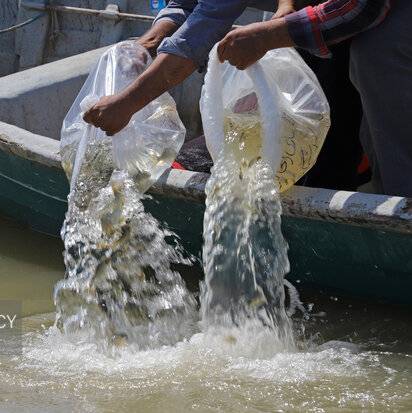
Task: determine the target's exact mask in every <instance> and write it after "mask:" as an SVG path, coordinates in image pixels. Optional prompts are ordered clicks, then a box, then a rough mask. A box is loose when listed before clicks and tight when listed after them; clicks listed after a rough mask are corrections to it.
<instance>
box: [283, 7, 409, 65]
mask: <svg viewBox="0 0 412 413" xmlns="http://www.w3.org/2000/svg"><path fill="white" fill-rule="evenodd" d="M411 1H412V0H411ZM390 3H391V1H390V0H329V1H327V2H325V3H321V4H319V5H318V6H314V7H310V6H309V7H305V8H304V9H302V10H299V11H298V12H295V13H291V14H289V15H287V16H286V17H285V19H286V22H287V25H288V30H289V34H290V37H291V38H292V40H293V41H294V43H295V44H296V46H297V47H300V48H302V49H306V50H308V51H309V52H311V53H312V54H314V55H317V56H320V57H330V56H331V53H330V51H329V49H328V45H332V44H335V43H338V42H340V41H342V40H345V39H347V38H349V37H352V36H354V35H355V34H357V33H360V32H362V31H364V30H367V29H369V28H371V27H374V26H376V25H377V24H379V23H380V22H381V21H382V20H383V19H384V18H385V17H386V14H387V13H388V11H389V8H390Z"/></svg>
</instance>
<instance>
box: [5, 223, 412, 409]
mask: <svg viewBox="0 0 412 413" xmlns="http://www.w3.org/2000/svg"><path fill="white" fill-rule="evenodd" d="M1 228H2V231H1V232H0V263H1V266H0V271H1V277H0V292H1V298H8V299H10V298H14V299H18V298H20V299H23V300H25V301H26V300H28V299H29V300H30V301H32V302H33V301H36V302H41V303H42V306H41V307H37V308H33V307H32V308H31V309H32V310H33V311H30V312H29V313H30V314H31V315H27V316H26V317H25V318H24V319H23V328H24V330H23V335H21V334H19V333H16V334H17V338H18V339H22V340H23V342H24V351H23V354H22V355H15V356H5V355H3V354H1V355H0V363H1V364H0V372H1V374H0V411H4V412H21V411H24V412H40V411H41V412H57V411H58V412H73V411H75V412H76V411H77V412H112V411H116V412H130V411H141V412H148V413H150V412H153V413H158V412H159V413H160V412H165V411H167V412H176V413H177V412H189V411H195V412H217V411H219V412H246V411H247V412H250V411H252V412H277V411H288V412H289V411H290V412H293V411H296V412H298V411H308V412H310V411H312V412H322V411H326V412H331V411H337V410H338V409H339V411H342V412H358V411H363V412H396V411H398V412H408V411H412V331H411V329H410V316H411V315H410V310H409V309H402V308H396V307H391V306H389V305H377V304H372V303H365V302H363V301H358V300H354V299H349V298H343V297H339V296H335V295H333V294H331V293H330V292H328V293H327V292H321V291H319V289H316V290H314V289H313V290H309V289H308V288H300V292H301V299H302V300H303V301H304V302H305V303H313V309H312V311H311V314H312V317H311V319H310V320H309V321H307V322H305V335H306V337H307V338H308V339H309V338H311V337H312V339H311V340H307V343H313V344H312V345H311V347H310V348H309V349H301V350H299V351H293V352H277V351H273V352H272V354H270V351H268V349H266V348H261V347H259V343H262V342H263V343H264V342H265V341H264V340H262V338H259V337H250V336H245V337H241V338H240V339H239V340H238V341H237V343H233V342H232V341H228V340H227V337H223V336H220V337H219V336H214V337H210V336H209V337H208V336H207V335H204V334H201V333H198V334H195V335H194V336H193V337H192V338H191V339H189V340H187V341H185V342H180V343H178V344H175V345H171V346H163V347H161V348H157V349H151V350H150V349H149V350H145V351H139V350H135V351H133V350H130V349H129V348H120V349H119V351H118V353H117V354H115V355H108V354H104V353H102V352H101V351H98V350H97V349H96V348H95V347H94V346H93V345H92V344H90V343H87V342H84V343H81V344H74V343H72V342H71V341H70V340H69V339H68V338H67V337H65V336H63V335H62V334H61V333H60V332H59V331H58V330H57V329H56V328H53V327H52V325H53V323H54V317H55V315H54V313H46V314H44V313H43V312H44V311H50V310H51V309H52V308H53V301H52V291H53V286H54V283H55V282H56V280H57V279H59V278H61V277H62V275H63V271H64V269H63V261H62V244H61V242H60V241H59V240H57V239H50V238H48V237H45V236H42V235H39V234H36V233H32V232H30V231H28V230H25V229H22V228H20V227H18V226H16V225H15V224H12V223H8V222H7V221H4V220H1ZM192 276H193V277H194V276H195V275H194V274H193V275H192ZM190 284H196V283H194V282H193V283H190ZM298 320H300V318H299V316H298ZM299 322H300V321H299ZM0 334H1V332H0ZM329 340H340V341H345V342H352V343H354V344H356V345H357V346H359V351H358V352H353V351H351V350H350V349H340V348H339V346H336V345H335V346H332V347H330V348H325V349H323V351H319V348H318V347H317V346H318V345H319V344H322V343H325V342H327V341H329Z"/></svg>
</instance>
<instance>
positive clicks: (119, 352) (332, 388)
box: [0, 320, 412, 412]
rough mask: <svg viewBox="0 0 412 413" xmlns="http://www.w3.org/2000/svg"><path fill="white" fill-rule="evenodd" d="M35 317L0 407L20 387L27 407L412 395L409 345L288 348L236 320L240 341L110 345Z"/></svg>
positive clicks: (151, 407)
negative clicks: (404, 350)
mask: <svg viewBox="0 0 412 413" xmlns="http://www.w3.org/2000/svg"><path fill="white" fill-rule="evenodd" d="M40 322H43V323H44V322H45V321H43V320H38V321H36V322H33V323H32V326H31V327H30V328H29V329H28V331H26V333H25V336H24V337H25V339H24V342H25V345H24V353H23V355H22V356H16V357H14V359H12V360H11V361H9V362H8V363H6V364H4V365H3V364H2V375H1V378H0V386H1V387H0V388H1V389H2V397H3V400H2V401H1V405H2V406H3V407H4V406H10V405H8V404H7V402H8V401H10V400H13V398H14V397H15V394H16V393H19V394H21V395H20V401H19V403H22V404H23V405H24V406H25V407H27V406H32V408H33V406H36V403H37V402H36V401H35V400H37V401H38V402H39V403H43V404H40V406H43V407H44V406H46V408H45V409H44V411H48V410H47V406H50V408H51V410H53V409H55V408H56V406H59V411H73V410H74V411H102V410H103V411H113V410H116V411H136V410H139V411H145V412H161V411H171V412H179V411H180V412H182V411H192V410H197V411H202V412H203V411H225V412H235V411H236V412H243V411H255V412H269V411H270V412H272V411H312V412H323V411H331V410H333V409H334V408H335V409H336V408H338V407H339V408H341V409H344V411H350V410H351V409H352V410H353V411H359V410H364V411H388V412H389V411H394V410H399V411H400V410H401V409H402V406H408V405H409V404H408V403H411V402H412V399H411V394H410V390H411V389H410V386H409V385H408V374H409V373H407V370H408V366H411V365H412V364H411V363H412V359H408V358H407V356H406V355H405V354H400V353H399V354H397V353H393V352H390V351H376V350H372V351H370V350H364V351H361V352H359V353H357V354H354V353H352V352H351V351H349V350H347V349H342V348H329V349H325V350H323V351H317V349H316V348H315V347H314V348H313V349H312V350H309V351H303V352H302V351H300V352H299V351H296V352H285V351H279V348H277V347H276V346H272V347H271V344H270V343H271V342H272V338H271V337H270V335H269V334H268V333H267V330H266V332H265V330H262V329H261V330H260V332H261V335H260V336H259V335H257V336H254V337H253V340H252V339H251V335H250V332H251V331H250V329H248V328H236V329H234V330H236V331H233V333H234V334H237V336H236V338H237V339H236V341H232V340H227V332H226V331H220V332H219V331H218V330H215V331H207V332H201V333H197V334H194V335H193V336H192V337H191V338H190V339H188V340H185V341H181V342H178V343H176V344H175V345H166V346H161V347H158V348H152V349H146V350H141V349H139V348H138V346H137V345H136V346H134V345H130V346H127V347H118V348H117V349H116V352H114V353H111V354H109V353H104V352H101V351H99V348H98V347H97V344H96V343H92V342H90V341H87V340H86V341H82V340H79V341H77V342H76V343H73V342H72V341H71V340H70V339H69V337H68V336H67V335H65V334H62V333H61V331H60V330H58V329H57V328H56V327H51V328H49V329H47V330H46V331H43V332H41V333H38V332H35V330H36V329H37V328H38V324H39V323H40ZM264 343H266V345H264ZM2 361H3V360H2V359H1V357H0V362H2ZM7 389H9V392H8V390H7ZM23 389H24V391H23ZM34 393H35V394H36V397H35V399H34V398H33V394H34ZM73 396H75V397H73ZM4 398H5V399H6V400H5V399H4ZM46 401H47V402H46ZM30 403H32V404H30ZM20 406H21V405H20ZM33 410H35V409H33ZM8 411H12V409H8Z"/></svg>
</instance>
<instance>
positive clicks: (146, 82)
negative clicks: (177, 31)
mask: <svg viewBox="0 0 412 413" xmlns="http://www.w3.org/2000/svg"><path fill="white" fill-rule="evenodd" d="M195 70H196V64H195V63H194V62H193V61H192V60H190V59H186V58H184V57H180V56H175V55H172V54H161V55H159V56H158V57H157V58H156V59H155V60H154V62H153V63H152V64H151V65H150V66H149V67H148V68H147V70H146V71H145V72H143V73H142V75H140V76H139V77H138V78H137V80H135V81H134V82H133V83H132V84H131V85H130V86H129V87H128V88H126V89H125V90H124V91H123V92H122V93H120V94H118V95H114V96H106V97H103V98H102V99H100V100H99V101H98V102H97V103H96V104H95V105H94V106H93V107H92V108H91V109H90V110H89V111H88V112H86V113H85V115H84V120H85V121H86V122H88V123H91V124H93V125H94V126H96V127H98V128H100V129H102V130H104V131H105V132H106V134H107V135H108V136H112V135H114V134H116V133H117V132H119V131H120V130H122V129H123V128H124V127H125V126H127V124H128V123H129V121H130V119H131V117H132V116H133V114H134V113H136V112H137V111H139V110H140V109H142V108H144V107H145V106H146V105H147V104H148V103H150V102H151V101H152V100H154V99H156V98H157V97H159V96H160V95H162V94H163V93H164V92H166V91H167V90H169V89H171V88H172V87H174V86H176V85H178V84H179V83H181V82H183V80H185V79H186V78H187V77H188V76H190V75H191V74H192V73H193V72H194V71H195Z"/></svg>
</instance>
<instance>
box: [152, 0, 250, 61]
mask: <svg viewBox="0 0 412 413" xmlns="http://www.w3.org/2000/svg"><path fill="white" fill-rule="evenodd" d="M179 3H186V2H184V1H181V2H179ZM187 3H189V2H187ZM169 5H170V3H169ZM247 5H248V1H247V0H199V1H198V2H197V5H196V7H195V8H194V9H193V12H191V13H189V15H188V17H187V19H186V20H185V21H184V23H183V24H182V25H181V26H180V27H179V29H178V30H177V31H176V32H175V33H174V34H173V35H172V36H170V37H167V38H165V39H164V40H163V42H162V43H161V45H160V46H159V48H158V49H157V52H158V53H169V54H174V55H177V56H182V57H185V58H187V59H190V60H192V61H194V62H195V63H196V64H197V65H198V67H199V68H203V67H204V66H205V65H206V62H207V57H208V55H209V52H210V50H211V49H212V47H213V46H214V45H215V43H217V42H218V41H220V40H221V39H222V38H223V37H224V36H225V35H226V33H227V32H228V31H229V30H230V28H231V27H232V25H233V23H234V21H235V20H236V19H237V18H238V17H239V16H240V15H241V14H242V13H243V11H244V10H245V8H246V7H247ZM165 10H166V9H165Z"/></svg>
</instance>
